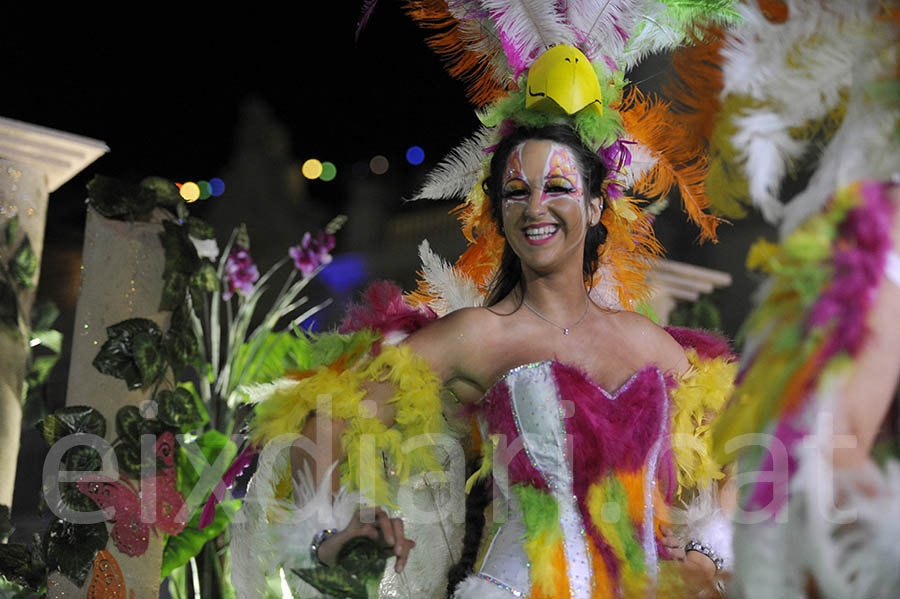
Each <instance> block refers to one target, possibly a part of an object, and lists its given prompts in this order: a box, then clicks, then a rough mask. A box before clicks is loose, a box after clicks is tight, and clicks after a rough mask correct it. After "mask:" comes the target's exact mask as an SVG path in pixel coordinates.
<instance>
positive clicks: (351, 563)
mask: <svg viewBox="0 0 900 599" xmlns="http://www.w3.org/2000/svg"><path fill="white" fill-rule="evenodd" d="M391 555H393V552H392V551H391V550H390V548H388V547H384V546H383V545H381V544H379V543H377V542H376V541H374V540H373V539H370V538H369V537H355V538H353V539H350V540H349V541H347V542H346V543H345V544H344V546H343V547H341V550H340V552H338V558H337V564H336V565H334V566H332V567H330V568H328V567H324V566H320V567H317V568H306V569H302V570H292V572H293V573H294V574H296V575H297V576H299V577H300V578H302V579H303V580H305V581H306V582H307V583H308V584H310V585H312V586H313V587H315V588H316V589H318V590H319V591H321V592H322V593H325V594H327V595H334V596H336V597H350V598H352V599H369V598H370V597H377V588H378V582H379V581H380V580H381V576H382V575H383V574H384V566H385V564H386V563H387V558H388V557H389V556H391ZM372 591H374V592H375V593H376V594H374V595H373V594H371V592H372Z"/></svg>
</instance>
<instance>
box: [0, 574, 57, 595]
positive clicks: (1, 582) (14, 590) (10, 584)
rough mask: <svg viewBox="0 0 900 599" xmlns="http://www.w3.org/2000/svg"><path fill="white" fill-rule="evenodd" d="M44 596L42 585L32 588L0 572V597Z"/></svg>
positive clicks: (44, 590) (44, 591)
mask: <svg viewBox="0 0 900 599" xmlns="http://www.w3.org/2000/svg"><path fill="white" fill-rule="evenodd" d="M46 596H47V594H46V589H44V585H41V586H40V587H39V588H38V589H37V590H33V589H30V588H28V587H27V586H23V585H20V584H19V583H17V582H14V581H12V580H9V579H7V578H6V577H5V576H3V575H2V574H0V597H3V599H44V598H45V597H46Z"/></svg>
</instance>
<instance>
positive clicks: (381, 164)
mask: <svg viewBox="0 0 900 599" xmlns="http://www.w3.org/2000/svg"><path fill="white" fill-rule="evenodd" d="M390 167H391V163H390V162H388V159H387V158H385V157H384V156H382V155H381V154H379V155H378V156H374V157H372V160H370V161H369V170H370V171H372V172H373V173H375V174H376V175H383V174H385V173H386V172H387V171H388V169H389V168H390Z"/></svg>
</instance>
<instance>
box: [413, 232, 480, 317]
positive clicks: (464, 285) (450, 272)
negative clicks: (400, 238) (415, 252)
mask: <svg viewBox="0 0 900 599" xmlns="http://www.w3.org/2000/svg"><path fill="white" fill-rule="evenodd" d="M419 259H420V260H421V261H422V276H423V278H424V281H425V285H426V289H427V290H428V292H429V293H431V294H432V295H433V296H434V297H435V298H436V299H435V301H434V302H432V304H431V306H430V307H431V309H432V310H434V311H435V312H437V314H438V315H439V316H443V315H444V314H447V313H449V312H453V311H454V310H459V309H460V308H468V307H473V306H480V305H481V304H482V301H483V296H482V294H481V293H480V292H479V291H478V288H477V287H476V286H475V283H474V282H472V280H471V279H470V278H469V277H467V276H466V275H464V274H462V273H460V272H459V271H457V270H456V269H455V268H453V267H452V266H451V265H450V264H448V263H446V262H444V260H443V259H441V257H440V256H438V255H437V254H436V253H434V252H433V251H432V250H431V246H430V245H429V244H428V240H427V239H426V240H423V241H422V243H421V244H420V245H419Z"/></svg>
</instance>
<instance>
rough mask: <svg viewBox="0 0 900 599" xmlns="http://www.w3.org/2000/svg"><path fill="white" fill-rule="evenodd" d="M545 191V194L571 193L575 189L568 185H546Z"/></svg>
mask: <svg viewBox="0 0 900 599" xmlns="http://www.w3.org/2000/svg"><path fill="white" fill-rule="evenodd" d="M546 191H547V193H573V192H574V191H575V189H574V188H572V187H569V186H568V185H548V186H547V188H546Z"/></svg>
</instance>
